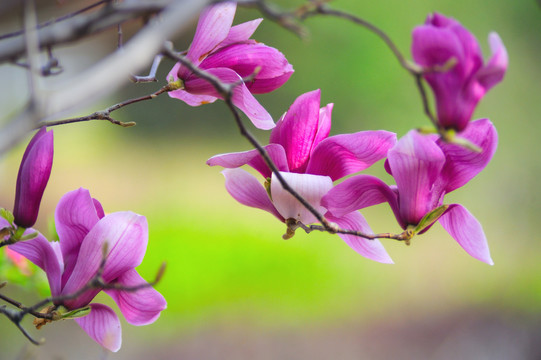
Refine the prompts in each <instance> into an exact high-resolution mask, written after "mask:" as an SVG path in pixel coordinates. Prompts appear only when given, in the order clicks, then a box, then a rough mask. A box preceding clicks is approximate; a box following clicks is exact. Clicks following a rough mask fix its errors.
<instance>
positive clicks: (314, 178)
mask: <svg viewBox="0 0 541 360" xmlns="http://www.w3.org/2000/svg"><path fill="white" fill-rule="evenodd" d="M235 11H236V4H235V3H232V2H222V3H218V4H214V5H212V6H209V7H207V8H206V9H205V10H204V11H203V12H202V14H201V16H200V18H199V22H198V24H197V29H196V32H195V36H194V39H193V42H192V43H191V45H190V47H189V49H188V50H187V52H186V53H185V57H186V59H187V60H189V62H191V63H192V64H193V65H194V66H195V67H197V68H198V69H200V70H202V71H204V72H206V73H207V74H210V75H213V76H214V77H215V78H217V79H219V80H220V81H221V82H223V83H224V84H228V85H230V86H231V87H232V88H233V90H232V91H233V92H232V95H231V99H230V100H231V101H232V103H233V104H234V105H235V106H236V107H237V108H239V109H240V110H241V111H242V112H243V113H244V114H245V115H246V116H247V117H248V118H249V119H250V120H251V121H252V122H253V124H254V125H255V126H256V127H258V128H260V129H264V130H269V129H272V131H271V133H270V138H269V143H268V145H266V146H263V147H262V148H258V149H253V150H249V151H245V152H237V153H226V154H219V155H216V156H213V157H211V158H210V159H209V160H208V161H207V164H208V165H210V166H221V167H223V168H225V169H224V170H223V171H222V173H223V175H224V176H225V187H226V189H227V191H228V192H229V194H230V195H231V196H232V197H233V198H234V199H235V200H237V201H238V202H240V203H241V204H243V205H246V206H250V207H254V208H258V209H262V210H264V211H267V212H268V213H270V214H272V215H273V216H274V217H276V218H277V219H278V220H279V221H281V222H282V223H284V224H285V225H286V233H285V235H284V239H287V238H291V237H292V236H293V235H294V234H295V231H296V230H297V229H299V228H302V229H304V230H306V231H308V232H309V231H311V230H313V229H319V230H321V229H324V230H327V231H330V232H333V233H334V232H336V233H338V235H339V236H340V237H341V238H342V239H343V240H344V241H345V242H346V243H347V245H349V246H350V247H351V248H352V249H353V250H354V251H356V252H357V253H359V254H361V255H362V256H364V257H367V258H369V259H371V260H374V261H378V262H382V263H392V260H391V258H390V256H389V255H388V254H387V252H386V250H385V248H384V247H383V245H382V244H381V242H380V241H379V240H377V238H382V237H386V236H383V235H385V234H382V236H379V235H376V234H373V232H372V230H371V228H370V226H369V225H368V223H367V222H366V220H365V218H364V217H363V216H362V215H361V213H360V212H358V210H360V209H364V208H366V207H369V206H372V205H376V204H380V203H387V204H388V205H389V207H390V208H391V211H392V212H393V213H394V216H395V218H396V220H397V222H398V225H399V226H400V227H401V228H402V229H403V231H404V232H403V233H402V234H400V236H399V235H397V236H396V237H393V238H395V239H397V240H406V241H407V243H409V241H410V240H411V239H412V237H413V236H414V235H417V234H423V233H425V232H426V231H428V230H429V229H430V228H431V227H432V226H433V225H434V224H435V223H436V222H439V223H440V224H441V225H442V226H443V228H444V229H445V230H446V231H447V232H448V233H449V234H450V235H451V236H452V237H453V238H454V239H455V240H456V241H457V242H458V244H459V245H460V246H461V247H462V248H463V249H464V250H465V251H466V252H467V253H468V254H469V255H471V256H472V257H474V258H476V259H478V260H480V261H483V262H486V263H488V264H492V263H493V261H492V259H491V256H490V252H489V249H488V244H487V240H486V237H485V234H484V232H483V228H482V226H481V224H480V223H479V222H478V221H477V220H476V219H475V217H474V216H473V215H472V214H471V213H470V212H469V211H468V210H467V209H466V208H465V207H464V206H462V205H460V204H448V203H445V195H446V194H448V193H450V192H452V191H455V190H457V189H459V188H461V187H463V186H465V185H466V184H467V183H468V182H469V181H470V180H471V179H472V178H474V177H475V176H476V175H477V174H479V172H481V171H482V170H483V169H484V168H485V167H486V166H487V165H488V163H489V162H490V160H491V159H492V156H493V155H494V153H495V151H496V147H497V133H496V129H495V127H494V125H493V124H492V123H491V122H490V120H488V119H480V120H475V121H471V118H472V114H473V113H474V110H475V107H476V106H477V104H478V102H479V101H480V99H481V98H482V97H483V96H484V95H485V93H486V92H487V91H488V90H489V89H490V88H492V87H493V86H494V85H495V84H497V83H498V82H500V81H501V80H502V79H503V76H504V74H505V71H506V69H507V61H508V60H507V53H506V50H505V47H504V46H503V44H502V41H501V40H500V38H499V37H498V35H497V34H495V33H492V34H490V36H489V42H490V46H491V50H492V57H491V58H490V59H489V60H488V62H487V63H486V64H484V63H483V59H482V55H481V51H480V48H479V45H478V43H477V41H476V40H475V38H474V36H473V35H472V34H471V33H470V32H469V31H468V30H466V29H465V28H464V27H463V26H462V25H461V24H460V23H458V22H457V21H455V20H454V19H451V18H447V17H445V16H443V15H441V14H433V15H430V16H429V17H428V18H427V20H426V23H425V24H424V25H422V26H419V27H417V28H415V29H414V31H413V43H412V53H413V59H414V60H415V62H416V63H417V65H418V68H421V69H423V70H422V75H423V76H424V79H425V80H426V82H427V83H428V84H429V85H430V86H431V88H432V90H433V94H434V99H435V103H436V109H437V119H436V120H437V124H436V126H437V127H438V129H437V130H438V131H437V133H439V134H440V135H442V137H440V135H435V134H431V135H423V134H421V133H420V132H418V131H416V130H411V131H409V132H408V133H407V134H406V135H405V136H403V137H402V138H401V139H399V140H397V136H396V134H394V133H392V132H389V131H384V130H377V131H359V132H355V133H350V134H339V135H334V136H329V134H330V130H331V114H332V110H333V104H327V105H325V106H323V107H321V91H320V90H319V89H318V90H314V91H310V92H307V93H305V94H302V95H300V96H299V97H298V98H297V99H296V100H295V101H294V102H293V103H292V105H291V106H290V107H289V109H288V110H287V111H286V112H285V114H284V115H283V116H282V117H281V118H280V119H279V120H278V122H277V123H276V124H275V123H274V121H273V119H272V117H271V116H270V114H269V113H268V112H267V111H266V110H265V109H264V108H263V106H261V104H260V103H259V102H258V101H257V100H256V99H255V97H254V96H253V94H261V93H267V92H271V91H273V90H275V89H277V88H279V87H280V86H282V85H283V84H284V83H285V82H286V81H287V80H288V79H289V78H290V76H291V75H292V73H293V67H292V66H291V64H289V62H288V61H287V59H286V58H285V57H284V55H283V54H282V53H281V52H280V51H278V50H277V49H275V48H272V47H269V46H266V45H264V44H262V43H259V42H257V41H255V40H252V39H250V37H251V36H252V34H253V33H254V31H255V30H256V28H257V27H258V25H259V24H260V23H261V19H256V20H252V21H249V22H246V23H243V24H240V25H236V26H232V23H233V18H234V15H235ZM177 59H178V58H177ZM180 60H182V59H180ZM183 64H184V65H183ZM183 64H181V63H178V64H176V65H175V66H174V67H173V69H172V70H171V71H170V73H169V75H168V77H167V80H168V82H170V83H176V86H174V88H175V89H176V90H174V91H169V95H170V96H171V97H173V98H177V99H180V100H182V101H184V102H185V103H187V104H188V105H191V106H199V105H203V104H207V103H211V102H214V101H215V100H217V99H219V98H223V95H222V94H220V93H219V92H218V91H216V89H215V88H214V86H213V85H212V84H211V83H209V82H208V81H207V80H205V79H202V78H201V73H197V72H196V70H194V68H193V67H190V68H188V67H186V66H185V65H186V64H188V63H187V62H183ZM188 65H189V64H188ZM417 75H418V76H420V75H421V73H418V74H417ZM447 132H451V133H453V134H454V133H457V134H458V135H459V137H460V139H462V144H468V145H471V146H463V145H461V142H460V141H452V142H449V140H450V138H449V137H446V136H444V135H445V134H447ZM473 149H477V150H478V151H474V150H473ZM53 152H54V151H53V132H52V131H49V132H47V130H45V128H43V129H41V130H40V131H38V132H37V134H36V135H35V136H34V138H33V139H32V140H31V141H30V143H29V145H28V147H27V149H26V152H25V153H24V156H23V159H22V162H21V166H20V170H19V174H18V177H17V186H16V195H15V204H14V207H13V213H11V212H9V211H7V210H4V209H1V212H0V215H1V218H0V246H4V245H8V246H9V248H8V250H9V257H10V258H11V259H12V260H13V262H14V263H16V264H18V266H20V268H21V269H22V270H23V269H24V259H23V258H21V256H22V257H24V258H26V259H28V260H29V261H31V262H32V263H34V264H35V265H37V266H38V267H40V268H41V269H42V270H43V271H44V272H45V274H46V276H47V279H48V282H49V286H50V289H51V294H52V298H51V299H50V300H49V301H50V302H52V305H51V306H50V307H49V308H47V309H42V314H45V315H46V316H45V315H43V316H41V317H40V316H37V317H38V318H39V319H37V322H35V324H36V326H37V327H38V328H39V327H41V326H43V325H45V324H46V323H47V322H51V321H55V320H61V319H75V321H76V322H77V323H78V324H79V325H80V326H81V328H82V329H83V330H84V331H86V332H87V333H88V335H89V336H90V337H91V338H92V339H94V340H95V341H96V342H98V343H99V344H100V345H102V346H103V347H104V348H106V349H109V350H111V351H117V350H118V349H119V348H120V344H121V330H120V322H119V318H118V316H117V315H116V314H115V312H114V311H113V310H112V309H111V308H110V307H108V306H106V305H103V304H99V303H95V302H93V300H94V298H95V297H96V295H97V294H98V293H100V292H101V291H104V292H105V293H107V294H108V295H109V296H111V297H112V298H113V300H114V301H115V302H116V304H117V305H118V307H119V309H120V311H121V312H122V314H123V315H124V317H125V318H126V320H127V322H128V323H130V324H133V325H146V324H150V323H152V322H154V321H155V320H156V319H157V318H158V317H159V316H160V314H161V311H163V310H164V309H165V308H166V305H167V304H166V301H165V299H164V297H163V296H162V295H161V294H160V293H159V292H157V291H156V290H154V289H153V287H152V286H151V284H149V283H147V282H146V281H145V280H144V279H143V278H142V277H141V276H139V274H138V272H137V271H136V270H135V268H136V267H137V266H139V265H140V264H141V262H142V260H143V257H144V255H145V252H146V247H147V243H148V225H147V220H146V218H145V217H144V216H142V215H138V214H135V213H133V212H127V211H125V212H115V213H111V214H108V215H106V214H105V212H104V211H103V208H102V206H101V204H100V202H99V201H97V200H96V199H94V198H92V197H91V196H90V193H89V191H88V190H85V189H82V188H81V189H78V190H75V191H71V192H69V193H67V194H65V195H64V196H63V197H62V198H61V199H60V201H59V203H58V205H57V208H56V213H55V225H56V231H57V233H58V238H59V241H57V242H50V241H48V240H47V239H46V238H45V237H44V236H43V235H42V234H41V233H39V232H38V231H36V230H34V229H32V226H34V225H35V223H36V220H37V218H38V212H39V207H40V202H41V199H42V196H43V193H44V190H45V187H46V185H47V182H48V180H49V177H50V173H51V169H52V163H53ZM265 152H266V155H268V159H270V162H272V164H274V166H275V167H276V170H275V171H273V170H271V168H272V166H271V165H272V164H270V162H268V161H269V160H268V159H266V158H265V157H264V156H262V154H263V155H264V154H265ZM380 160H385V162H384V167H385V170H386V171H387V172H388V173H389V174H390V175H391V176H392V178H393V179H394V182H395V185H387V184H386V183H385V182H384V181H382V180H381V179H379V178H377V177H375V176H371V175H366V174H357V173H358V172H360V171H363V170H365V169H367V168H369V167H371V166H372V165H374V164H376V163H377V162H378V161H380ZM245 165H247V166H249V167H251V168H252V169H253V170H255V171H256V172H258V173H259V174H260V175H261V176H262V177H263V179H262V181H263V183H261V182H260V180H258V179H257V178H256V177H255V176H254V175H252V174H251V173H249V172H247V171H245V170H243V169H240V167H242V166H245ZM346 177H347V179H344V178H346ZM337 182H338V183H337ZM299 197H302V199H304V204H303V202H301V201H300V200H301V199H299ZM316 222H321V224H322V225H325V226H321V227H320V228H317V226H315V227H310V224H313V223H316ZM387 237H391V236H387ZM37 315H40V314H37ZM18 325H19V324H18Z"/></svg>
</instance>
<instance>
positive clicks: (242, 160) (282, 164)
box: [207, 144, 289, 179]
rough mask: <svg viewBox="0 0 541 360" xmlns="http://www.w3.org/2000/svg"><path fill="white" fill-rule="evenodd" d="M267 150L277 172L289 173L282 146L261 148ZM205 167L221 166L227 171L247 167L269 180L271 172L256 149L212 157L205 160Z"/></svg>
mask: <svg viewBox="0 0 541 360" xmlns="http://www.w3.org/2000/svg"><path fill="white" fill-rule="evenodd" d="M263 148H264V149H265V150H267V153H268V154H269V156H270V158H271V160H272V161H273V162H274V165H276V167H277V168H278V170H279V171H289V168H288V166H287V159H286V153H285V151H284V148H283V147H282V145H279V144H269V145H267V146H264V147H263ZM207 165H209V166H216V165H218V166H221V167H224V168H227V169H233V168H238V167H241V166H242V165H249V166H251V167H252V168H254V169H255V170H257V171H258V172H259V173H260V174H261V175H263V177H264V178H265V179H266V178H269V177H270V176H271V171H270V169H269V167H268V166H267V164H266V163H265V161H264V160H263V158H262V157H261V155H259V151H257V149H254V150H249V151H243V152H236V153H228V154H220V155H214V156H213V157H211V158H210V159H208V160H207Z"/></svg>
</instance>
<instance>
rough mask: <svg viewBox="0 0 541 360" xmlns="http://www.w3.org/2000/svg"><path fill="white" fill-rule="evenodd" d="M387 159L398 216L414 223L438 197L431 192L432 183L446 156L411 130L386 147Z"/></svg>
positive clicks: (434, 145)
mask: <svg viewBox="0 0 541 360" xmlns="http://www.w3.org/2000/svg"><path fill="white" fill-rule="evenodd" d="M388 161H389V166H390V168H391V170H392V174H393V177H394V179H395V180H396V185H397V186H398V198H399V204H400V217H401V218H402V220H404V222H406V223H407V224H411V225H417V224H418V223H419V221H421V219H422V218H423V216H425V214H426V213H427V212H428V211H430V210H432V209H431V207H432V206H433V202H432V198H433V197H434V196H435V197H438V198H439V196H436V195H437V194H433V191H434V189H433V185H434V183H435V182H436V180H437V179H438V178H439V176H440V173H441V170H442V168H443V165H444V163H445V155H444V154H443V152H442V150H441V149H440V148H439V147H438V146H437V145H436V143H435V142H434V141H432V140H431V139H430V138H428V137H425V136H423V135H420V134H419V133H417V132H416V131H415V130H412V131H410V132H409V133H408V134H406V135H405V136H404V137H402V138H401V139H400V140H399V141H398V143H397V144H396V146H395V147H394V148H392V149H391V150H389V154H388Z"/></svg>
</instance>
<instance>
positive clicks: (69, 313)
mask: <svg viewBox="0 0 541 360" xmlns="http://www.w3.org/2000/svg"><path fill="white" fill-rule="evenodd" d="M90 310H91V308H90V306H87V307H84V308H80V309H75V310H68V309H66V308H65V307H63V306H60V307H58V309H57V310H56V312H57V314H58V315H59V319H75V318H80V317H83V316H86V315H88V314H90Z"/></svg>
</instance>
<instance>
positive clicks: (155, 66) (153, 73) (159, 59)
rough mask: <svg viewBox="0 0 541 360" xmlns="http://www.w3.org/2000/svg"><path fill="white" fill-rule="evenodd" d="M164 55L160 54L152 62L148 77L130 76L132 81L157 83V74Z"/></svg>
mask: <svg viewBox="0 0 541 360" xmlns="http://www.w3.org/2000/svg"><path fill="white" fill-rule="evenodd" d="M162 59H163V55H162V54H158V55H156V56H155V57H154V61H152V67H151V68H150V72H149V73H148V75H147V76H137V75H132V76H130V80H131V81H132V82H134V83H148V82H156V81H158V79H157V78H156V72H157V71H158V68H159V67H160V64H161V62H162Z"/></svg>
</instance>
